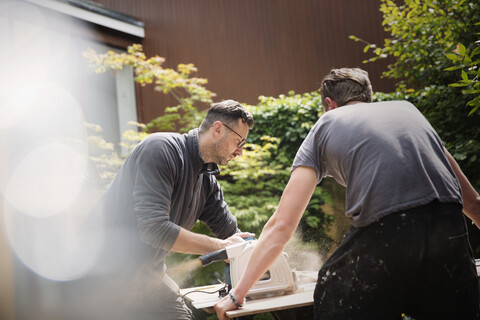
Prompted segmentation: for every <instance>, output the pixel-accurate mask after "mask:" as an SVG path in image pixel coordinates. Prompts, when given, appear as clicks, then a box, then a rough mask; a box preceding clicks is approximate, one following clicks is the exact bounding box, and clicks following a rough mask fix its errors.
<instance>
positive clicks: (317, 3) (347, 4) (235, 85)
mask: <svg viewBox="0 0 480 320" xmlns="http://www.w3.org/2000/svg"><path fill="white" fill-rule="evenodd" d="M98 2H100V3H102V4H103V5H105V6H106V7H108V8H110V9H113V10H117V11H121V12H125V13H128V14H130V15H132V16H134V17H136V18H137V19H138V20H140V21H142V22H144V23H145V31H146V36H145V39H144V40H143V45H144V49H145V52H146V54H147V55H148V56H150V55H160V56H163V57H165V58H166V64H165V65H166V66H168V67H176V65H177V64H178V63H193V64H195V65H196V66H197V67H198V69H199V74H198V75H199V76H201V77H204V78H207V79H208V81H209V84H208V88H209V89H210V90H212V91H213V92H215V93H217V97H216V100H222V99H227V98H232V99H236V100H238V101H240V102H246V103H250V104H256V103H257V101H258V96H259V95H272V96H277V95H279V94H281V93H287V92H288V91H290V90H294V91H295V92H298V93H303V92H309V91H313V90H316V89H318V87H319V85H320V82H321V79H322V78H323V76H324V75H325V74H326V73H327V72H328V71H329V70H330V69H331V68H334V67H343V66H349V67H362V68H364V69H366V70H367V71H368V72H369V73H370V76H371V80H372V84H373V87H374V90H375V91H391V90H392V89H393V87H394V86H393V82H392V81H389V80H382V79H381V78H380V75H381V73H382V71H384V70H385V69H386V62H385V61H384V62H375V63H373V64H363V63H362V61H363V60H365V59H367V57H368V55H367V54H364V53H363V47H364V45H362V44H360V43H358V42H354V41H352V40H350V39H349V38H348V36H349V35H356V36H358V37H360V38H362V39H365V40H366V41H368V42H371V43H377V44H383V38H384V37H385V34H384V32H383V28H382V26H381V21H382V16H381V13H380V12H379V6H380V0H362V1H357V0H236V1H234V0H136V1H131V0H98ZM138 102H139V119H140V120H141V121H144V122H146V121H149V120H151V119H153V118H154V117H156V116H158V115H160V114H161V111H162V110H163V109H164V107H165V105H168V104H169V103H172V101H171V100H169V99H166V98H165V97H164V96H163V95H162V94H160V93H156V92H154V91H153V89H152V87H147V88H142V89H140V90H139V97H138Z"/></svg>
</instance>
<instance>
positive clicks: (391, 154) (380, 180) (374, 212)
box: [292, 101, 462, 227]
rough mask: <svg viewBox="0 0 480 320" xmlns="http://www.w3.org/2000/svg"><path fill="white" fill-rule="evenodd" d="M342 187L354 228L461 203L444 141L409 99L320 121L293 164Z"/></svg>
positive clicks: (356, 107)
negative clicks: (412, 211)
mask: <svg viewBox="0 0 480 320" xmlns="http://www.w3.org/2000/svg"><path fill="white" fill-rule="evenodd" d="M301 166H303V167H312V168H313V169H315V170H316V172H317V178H318V182H320V180H321V179H322V178H324V177H327V176H331V177H333V178H334V179H335V180H336V181H337V182H338V183H340V184H341V185H343V186H345V187H346V215H347V216H348V217H351V218H352V219H353V222H352V224H353V225H354V226H355V227H363V226H366V225H368V224H370V223H372V222H374V221H375V220H378V219H380V218H382V217H384V216H386V215H388V214H390V213H393V212H398V211H400V210H404V209H408V208H413V207H417V206H420V205H423V204H427V203H429V202H431V201H432V200H434V199H438V200H439V201H441V202H457V203H461V202H462V197H461V191H460V187H459V184H458V181H457V179H456V177H455V174H454V172H453V170H452V169H451V167H450V165H449V163H448V160H447V157H446V155H445V152H444V148H443V143H442V141H441V140H440V138H439V136H438V134H437V133H436V132H435V130H434V129H433V128H432V126H431V125H430V124H429V122H428V121H427V120H426V119H425V117H424V116H423V115H422V114H421V113H420V112H419V111H418V110H417V109H416V108H415V106H414V105H412V104H411V103H409V102H407V101H389V102H377V103H358V104H353V105H347V106H343V107H340V108H337V109H334V110H331V111H329V112H326V113H325V114H324V115H322V116H321V117H320V119H319V120H318V121H317V123H316V124H315V126H314V127H313V128H312V129H311V130H310V132H309V134H308V136H307V137H306V138H305V141H304V142H303V143H302V145H301V147H300V149H299V150H298V152H297V155H296V157H295V160H294V162H293V166H292V171H293V170H295V168H297V167H301Z"/></svg>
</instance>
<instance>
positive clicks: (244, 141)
mask: <svg viewBox="0 0 480 320" xmlns="http://www.w3.org/2000/svg"><path fill="white" fill-rule="evenodd" d="M222 124H223V125H224V126H225V127H227V129H230V130H232V131H233V133H235V134H236V135H237V136H239V137H240V138H241V139H242V141H240V142H239V143H238V144H237V148H239V149H240V148H241V147H243V146H244V145H245V143H246V142H247V140H246V139H245V138H244V137H242V136H241V135H239V134H238V132H237V131H235V130H233V129H232V128H230V127H229V126H227V125H226V124H225V123H223V122H222Z"/></svg>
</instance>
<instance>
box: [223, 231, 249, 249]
mask: <svg viewBox="0 0 480 320" xmlns="http://www.w3.org/2000/svg"><path fill="white" fill-rule="evenodd" d="M254 236H255V233H251V232H239V233H235V234H234V235H233V236H231V237H229V238H227V239H225V240H223V241H224V243H223V244H224V246H225V247H227V246H230V245H232V244H235V243H241V242H243V241H245V240H243V239H245V238H248V237H254Z"/></svg>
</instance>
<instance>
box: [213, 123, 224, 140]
mask: <svg viewBox="0 0 480 320" xmlns="http://www.w3.org/2000/svg"><path fill="white" fill-rule="evenodd" d="M212 127H213V135H214V136H215V137H218V136H219V135H220V133H222V123H221V122H220V121H215V122H214V123H213V124H212Z"/></svg>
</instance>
